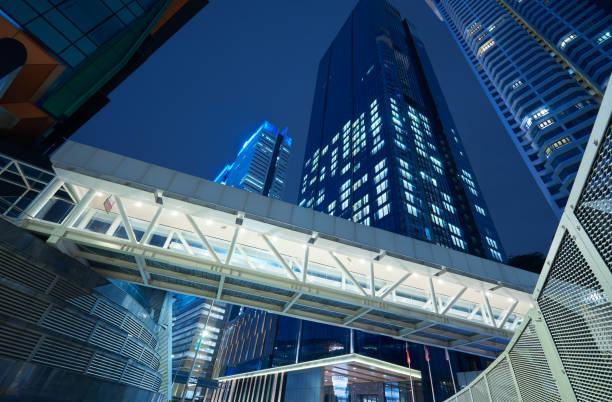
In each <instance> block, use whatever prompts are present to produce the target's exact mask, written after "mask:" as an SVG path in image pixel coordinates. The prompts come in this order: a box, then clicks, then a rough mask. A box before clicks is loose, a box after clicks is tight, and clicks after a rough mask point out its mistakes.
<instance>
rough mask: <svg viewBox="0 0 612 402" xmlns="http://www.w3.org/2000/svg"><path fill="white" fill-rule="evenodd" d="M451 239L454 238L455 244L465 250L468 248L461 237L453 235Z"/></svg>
mask: <svg viewBox="0 0 612 402" xmlns="http://www.w3.org/2000/svg"><path fill="white" fill-rule="evenodd" d="M451 239H452V240H453V244H454V245H455V246H457V247H459V248H462V249H464V250H465V248H466V244H465V242H464V241H463V240H461V239H460V238H458V237H456V236H453V235H451Z"/></svg>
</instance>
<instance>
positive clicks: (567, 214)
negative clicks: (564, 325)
mask: <svg viewBox="0 0 612 402" xmlns="http://www.w3.org/2000/svg"><path fill="white" fill-rule="evenodd" d="M611 79H612V77H611ZM611 126H612V89H610V88H608V90H606V93H605V94H604V98H603V101H602V104H601V107H600V110H599V113H598V115H597V119H596V121H595V124H594V126H593V130H592V133H591V136H590V138H589V141H588V143H587V147H586V150H585V152H584V155H583V159H582V162H581V164H580V168H579V169H578V173H577V175H576V178H575V180H574V185H573V188H572V191H571V193H570V196H569V199H568V203H567V206H566V207H565V210H564V211H563V215H562V217H561V221H560V223H559V226H558V228H557V231H556V233H555V236H554V238H553V241H552V244H551V247H550V249H549V252H548V255H547V258H546V262H545V264H544V267H543V269H542V273H541V274H540V277H539V278H538V283H537V285H536V288H535V290H534V292H533V298H534V303H535V305H534V308H532V309H531V310H530V311H529V312H528V314H527V316H526V317H525V319H524V320H523V323H522V324H521V326H520V328H519V329H518V330H517V332H516V334H515V335H514V337H513V338H512V340H511V341H510V343H509V344H508V346H507V348H506V350H505V351H504V352H503V353H502V354H501V355H500V356H499V357H498V358H497V359H496V360H495V362H493V364H492V365H491V366H489V367H488V368H487V370H485V371H484V372H483V373H482V374H481V375H480V376H478V377H477V378H476V379H475V380H474V381H473V382H472V383H471V384H470V385H468V386H467V387H466V388H464V389H463V390H461V391H460V392H458V393H457V394H455V395H454V396H453V397H451V398H449V399H448V400H447V401H453V402H456V401H459V397H460V396H461V397H464V396H465V395H464V394H468V395H469V399H470V400H472V401H473V402H481V401H480V400H478V401H477V400H476V399H474V397H473V395H474V393H473V392H472V388H473V387H474V385H475V384H476V383H477V382H478V381H480V380H482V379H485V380H487V378H488V376H489V375H490V373H491V372H492V370H494V369H495V367H496V366H497V365H498V364H499V363H500V362H501V361H503V360H506V361H508V362H509V363H510V372H511V374H512V378H513V383H514V386H515V390H516V393H517V395H519V397H521V392H520V389H519V383H518V382H517V378H516V375H515V373H516V372H519V371H520V370H521V367H515V366H513V365H512V361H511V359H510V356H509V352H510V351H511V350H512V348H513V347H514V345H515V344H516V342H517V341H518V340H519V339H520V338H521V336H522V334H523V331H524V330H525V328H526V326H527V324H528V322H532V323H533V324H534V327H535V332H536V334H537V338H538V341H539V343H540V346H541V348H542V350H543V352H544V355H545V358H546V361H547V363H548V366H549V368H550V371H551V373H552V376H553V378H554V380H555V384H556V386H557V389H558V390H559V393H560V395H561V397H562V398H563V400H564V401H570V402H574V401H577V400H578V398H577V396H576V394H575V392H574V390H573V388H572V385H571V383H570V379H569V378H568V376H567V372H566V370H565V368H564V365H563V362H562V360H561V358H560V356H559V353H558V351H557V347H556V345H555V341H554V339H553V337H552V336H551V334H550V332H549V328H548V326H547V323H546V320H545V319H544V317H543V315H542V312H541V310H540V307H539V305H538V304H537V300H538V297H539V296H540V294H541V293H542V291H543V289H544V286H545V284H546V282H547V279H548V278H549V275H550V271H551V269H552V267H553V264H554V262H555V259H556V258H557V255H558V253H559V252H560V249H561V246H562V243H563V239H565V238H568V237H569V238H571V239H572V240H573V242H574V244H575V245H576V246H577V247H578V249H579V251H580V254H581V255H582V257H584V259H585V260H586V262H587V264H588V266H589V268H590V270H591V272H592V273H593V275H594V276H595V278H596V279H597V281H598V282H599V284H600V285H601V291H602V293H604V294H606V295H608V297H610V296H612V267H609V266H608V265H607V264H606V262H605V260H604V258H603V257H602V256H601V255H600V253H599V251H598V250H597V248H596V247H595V245H594V244H593V242H592V241H591V239H590V238H589V235H588V234H587V232H586V231H585V229H584V228H583V227H582V226H581V224H580V221H579V219H578V218H577V217H576V215H575V213H574V212H575V209H576V207H577V206H578V205H579V202H580V198H581V196H582V194H583V192H584V190H585V188H586V187H587V186H588V184H589V183H588V180H589V177H590V176H591V172H593V170H594V169H595V168H596V163H597V157H598V156H599V154H600V153H601V152H602V150H603V147H604V145H605V141H606V135H609V134H608V130H609V128H610V127H611ZM608 168H609V167H608ZM607 174H608V176H606V180H608V183H609V181H612V177H611V176H610V171H608V173H607ZM608 201H609V200H608ZM607 229H608V230H609V229H610V228H607ZM604 230H605V228H604ZM602 234H603V235H608V236H611V235H612V234H611V233H602ZM598 330H599V331H600V332H601V333H610V332H612V328H598ZM579 363H580V364H584V365H587V364H589V362H579ZM585 367H586V366H585ZM591 381H592V382H591V384H592V385H593V386H595V385H597V386H602V387H604V388H605V387H607V386H609V379H605V378H591ZM485 383H487V384H488V381H485ZM525 396H528V395H525ZM489 400H490V401H492V399H491V397H490V396H489ZM521 400H522V399H521Z"/></svg>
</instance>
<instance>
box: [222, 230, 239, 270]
mask: <svg viewBox="0 0 612 402" xmlns="http://www.w3.org/2000/svg"><path fill="white" fill-rule="evenodd" d="M239 232H240V226H236V227H235V228H234V235H233V236H232V242H231V243H230V246H229V249H228V250H227V255H226V256H225V265H227V264H229V263H230V261H231V260H232V255H234V249H235V248H236V239H238V233H239Z"/></svg>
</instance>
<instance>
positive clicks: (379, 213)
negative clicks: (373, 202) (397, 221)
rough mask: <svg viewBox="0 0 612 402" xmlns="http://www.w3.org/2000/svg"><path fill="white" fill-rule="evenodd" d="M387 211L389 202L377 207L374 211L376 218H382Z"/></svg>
mask: <svg viewBox="0 0 612 402" xmlns="http://www.w3.org/2000/svg"><path fill="white" fill-rule="evenodd" d="M389 212H391V204H387V205H385V206H383V207H382V208H379V209H378V210H377V211H376V218H378V219H382V218H384V217H385V216H387V215H389Z"/></svg>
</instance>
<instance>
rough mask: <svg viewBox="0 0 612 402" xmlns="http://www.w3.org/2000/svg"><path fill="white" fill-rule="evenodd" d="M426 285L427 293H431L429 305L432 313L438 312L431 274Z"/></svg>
mask: <svg viewBox="0 0 612 402" xmlns="http://www.w3.org/2000/svg"><path fill="white" fill-rule="evenodd" d="M428 285H429V294H430V295H431V305H432V307H433V311H434V313H436V314H438V313H439V307H438V298H437V297H436V290H435V289H434V285H433V279H432V278H431V276H430V277H429V278H428Z"/></svg>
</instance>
